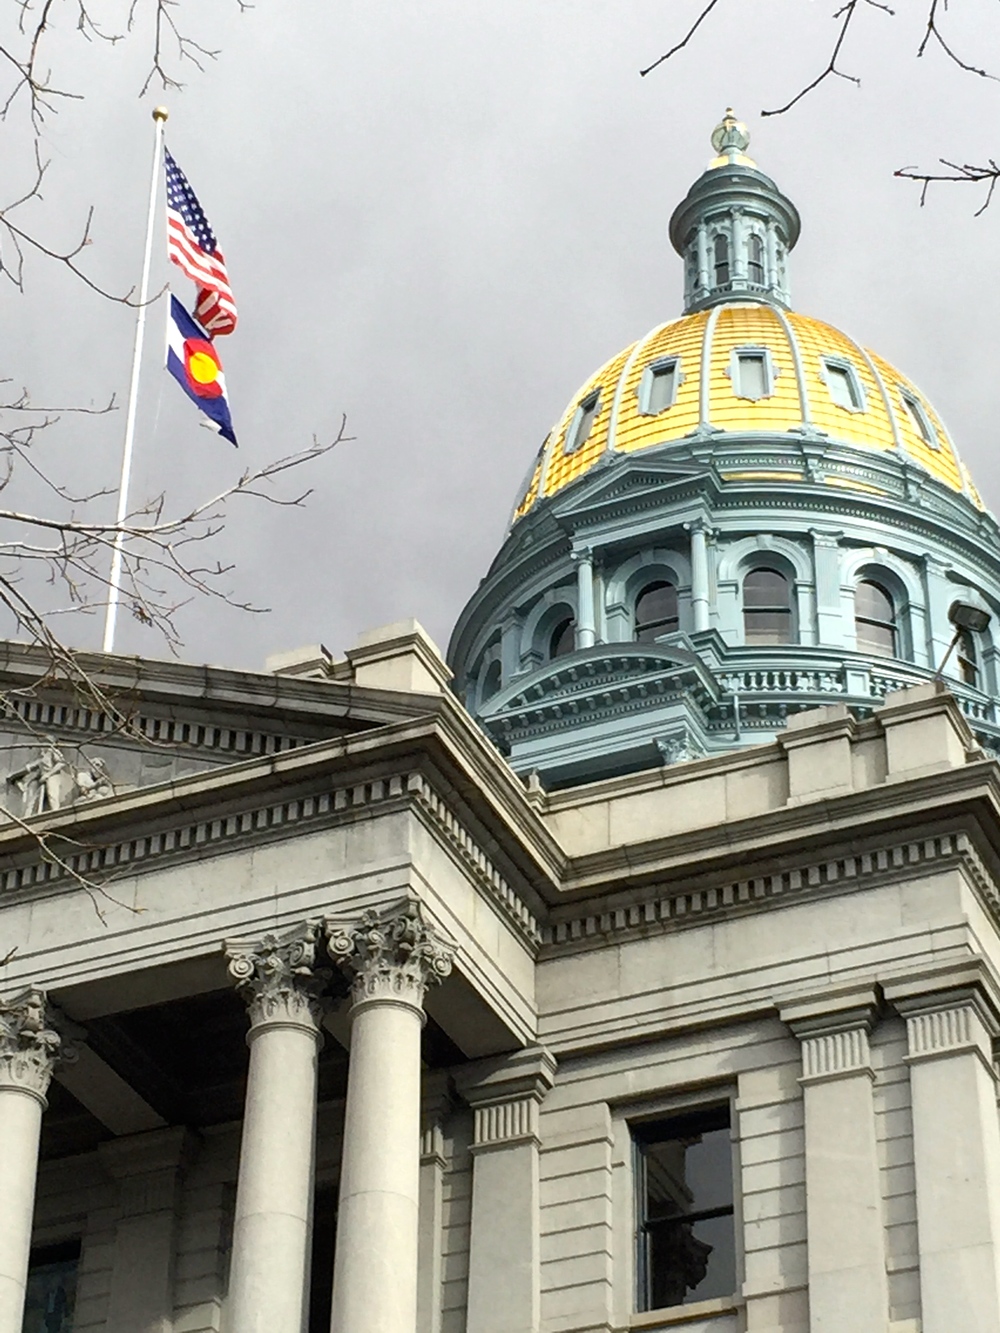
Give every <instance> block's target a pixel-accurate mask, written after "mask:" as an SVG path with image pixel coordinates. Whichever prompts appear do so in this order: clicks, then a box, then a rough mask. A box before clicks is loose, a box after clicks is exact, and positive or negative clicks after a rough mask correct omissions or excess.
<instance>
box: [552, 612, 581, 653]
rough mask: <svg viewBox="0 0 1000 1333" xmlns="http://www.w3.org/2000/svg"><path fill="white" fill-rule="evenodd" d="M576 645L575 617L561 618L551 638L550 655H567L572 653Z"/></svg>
mask: <svg viewBox="0 0 1000 1333" xmlns="http://www.w3.org/2000/svg"><path fill="white" fill-rule="evenodd" d="M575 646H576V626H575V625H574V623H573V619H572V617H570V616H567V618H566V619H565V620H560V622H559V624H558V625H557V626H556V627H555V629H554V630H553V631H552V634H551V636H550V638H549V657H550V658H552V657H565V656H566V654H567V653H571V652H572V651H573V649H574V648H575Z"/></svg>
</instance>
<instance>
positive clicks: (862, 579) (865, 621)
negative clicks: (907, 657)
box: [854, 571, 903, 658]
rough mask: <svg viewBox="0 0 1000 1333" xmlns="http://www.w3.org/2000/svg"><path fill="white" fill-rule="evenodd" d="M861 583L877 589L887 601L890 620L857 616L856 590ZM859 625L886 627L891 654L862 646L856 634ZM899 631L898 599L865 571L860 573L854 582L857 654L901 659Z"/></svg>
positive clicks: (855, 633)
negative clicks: (889, 634)
mask: <svg viewBox="0 0 1000 1333" xmlns="http://www.w3.org/2000/svg"><path fill="white" fill-rule="evenodd" d="M863 583H867V584H870V585H871V586H872V587H873V588H877V589H878V590H879V592H880V593H882V595H883V596H884V597H885V598H886V599H887V601H888V602H889V605H890V606H891V608H892V619H891V620H876V619H875V618H874V617H873V616H861V615H858V589H859V588H860V587H861V585H862V584H863ZM859 625H873V626H876V627H882V628H886V627H888V628H889V629H891V630H892V652H891V653H880V652H878V651H877V649H875V648H873V647H871V646H870V645H867V644H862V642H861V637H860V635H859V634H858V626H859ZM901 629H902V627H901V625H900V607H899V599H898V598H897V597H895V596H894V595H893V592H892V589H891V588H889V587H887V586H886V585H885V583H883V582H882V581H881V580H880V579H878V578H877V577H876V576H874V575H873V574H870V573H868V572H867V571H864V572H862V573H861V574H860V575H859V576H858V578H857V579H856V580H855V584H854V646H855V648H856V649H857V651H858V652H859V653H865V652H870V653H872V654H873V655H874V656H876V657H896V658H898V657H901V656H902V654H901V652H900V647H901V645H902V642H903V639H902V633H901Z"/></svg>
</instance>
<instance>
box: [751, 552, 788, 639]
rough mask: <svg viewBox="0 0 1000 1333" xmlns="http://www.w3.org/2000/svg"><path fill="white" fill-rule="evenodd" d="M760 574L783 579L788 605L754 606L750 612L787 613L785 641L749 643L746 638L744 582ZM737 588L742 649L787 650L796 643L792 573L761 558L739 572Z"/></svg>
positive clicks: (774, 562) (776, 563)
mask: <svg viewBox="0 0 1000 1333" xmlns="http://www.w3.org/2000/svg"><path fill="white" fill-rule="evenodd" d="M762 573H767V574H777V575H778V576H779V577H780V578H782V579H784V581H785V585H786V587H787V588H788V603H787V605H786V606H782V607H779V606H773V607H765V606H755V607H752V608H751V610H752V611H781V612H787V613H788V638H787V639H781V640H771V641H767V642H763V643H751V642H750V640H749V639H748V637H747V619H746V617H747V603H746V582H747V579H748V578H750V576H751V575H752V574H762ZM739 588H740V615H741V617H742V629H743V645H744V647H746V648H787V647H788V646H789V645H790V644H795V643H797V642H798V638H799V627H798V606H797V596H796V576H795V574H794V573H792V574H789V573H788V571H787V570H786V569H782V568H781V566H780V565H779V563H778V562H777V561H772V562H771V563H767V562H766V559H763V558H762V559H761V560H760V561H759V562H758V561H757V560H754V561H753V562H752V563H750V564H747V565H746V566H745V567H744V569H743V570H742V572H741V574H740V578H739Z"/></svg>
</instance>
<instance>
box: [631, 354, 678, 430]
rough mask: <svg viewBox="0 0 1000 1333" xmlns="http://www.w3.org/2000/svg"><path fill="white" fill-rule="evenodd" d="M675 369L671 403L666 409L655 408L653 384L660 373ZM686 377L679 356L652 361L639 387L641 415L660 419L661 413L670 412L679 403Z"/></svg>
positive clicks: (640, 380) (641, 377) (642, 376)
mask: <svg viewBox="0 0 1000 1333" xmlns="http://www.w3.org/2000/svg"><path fill="white" fill-rule="evenodd" d="M671 367H672V368H673V372H674V376H673V381H674V382H673V388H672V391H671V394H670V402H669V403H667V404H666V406H665V407H658V408H655V409H654V408H653V406H652V398H653V384H654V381H655V380H656V376H657V374H658V373H660V372H661V371H664V370H669V369H670V368H671ZM685 378H686V376H685V374H684V371H683V369H682V368H681V358H680V357H679V356H660V357H657V358H656V360H655V361H650V363H649V365H648V366H646V368H645V369H644V370H643V372H642V375H641V376H640V378H639V387H638V389H637V391H636V392H637V394H638V398H639V415H640V416H644V417H658V416H659V415H660V414H661V412H669V411H670V409H671V408H672V407H673V405H674V403H676V402H677V390H678V389H679V388H680V387H681V385H682V384H683V383H684V380H685Z"/></svg>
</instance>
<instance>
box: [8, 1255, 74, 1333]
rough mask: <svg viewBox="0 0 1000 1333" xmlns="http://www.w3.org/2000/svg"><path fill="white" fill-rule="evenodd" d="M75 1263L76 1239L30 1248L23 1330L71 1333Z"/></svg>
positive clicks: (40, 1332)
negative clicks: (40, 1247) (60, 1243)
mask: <svg viewBox="0 0 1000 1333" xmlns="http://www.w3.org/2000/svg"><path fill="white" fill-rule="evenodd" d="M79 1263H80V1242H79V1241H78V1240H72V1241H67V1242H66V1243H65V1244H62V1245H48V1246H45V1247H44V1248H42V1249H37V1250H32V1252H31V1259H30V1262H29V1266H28V1286H27V1291H26V1294H25V1302H24V1323H23V1325H22V1327H23V1333H73V1309H74V1306H75V1305H76V1275H77V1268H78V1267H79Z"/></svg>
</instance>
